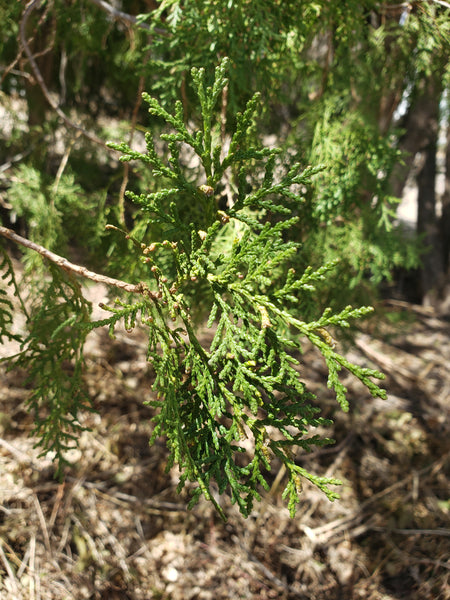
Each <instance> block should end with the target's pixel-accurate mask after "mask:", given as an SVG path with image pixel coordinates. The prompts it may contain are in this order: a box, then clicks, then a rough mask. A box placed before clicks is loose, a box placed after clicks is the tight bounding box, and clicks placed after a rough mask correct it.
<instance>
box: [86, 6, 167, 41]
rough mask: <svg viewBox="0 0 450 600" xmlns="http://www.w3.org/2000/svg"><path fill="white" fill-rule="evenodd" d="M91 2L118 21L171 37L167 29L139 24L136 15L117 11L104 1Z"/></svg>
mask: <svg viewBox="0 0 450 600" xmlns="http://www.w3.org/2000/svg"><path fill="white" fill-rule="evenodd" d="M90 1H91V2H92V3H93V4H96V5H97V6H98V7H99V8H101V9H102V10H104V11H106V12H107V13H108V14H109V15H111V17H112V18H113V19H115V20H116V21H125V22H126V23H131V24H132V25H137V26H138V27H140V28H141V29H146V30H147V31H151V32H152V33H158V34H160V35H169V34H168V32H167V31H166V30H165V29H160V28H159V27H150V25H147V23H138V20H137V17H135V16H134V15H129V14H128V13H124V12H122V11H121V10H117V8H114V6H111V5H110V4H108V3H107V2H104V0H90Z"/></svg>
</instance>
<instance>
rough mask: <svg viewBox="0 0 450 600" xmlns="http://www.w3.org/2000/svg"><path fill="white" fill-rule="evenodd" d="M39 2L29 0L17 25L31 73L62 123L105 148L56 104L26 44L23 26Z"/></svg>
mask: <svg viewBox="0 0 450 600" xmlns="http://www.w3.org/2000/svg"><path fill="white" fill-rule="evenodd" d="M41 3H42V0H31V1H30V2H29V4H28V6H27V7H26V8H25V11H24V13H23V15H22V20H21V22H20V27H19V36H20V42H21V44H22V46H23V49H24V51H25V54H26V55H27V58H28V60H29V62H30V66H31V68H32V70H33V74H34V76H35V78H36V81H37V82H38V84H39V87H40V88H41V90H42V93H43V94H44V96H45V99H46V100H47V102H48V103H49V105H50V106H51V107H52V109H53V110H54V111H55V112H56V114H57V115H58V116H59V117H60V118H61V119H62V120H63V121H64V123H66V125H68V126H69V127H72V128H73V129H76V130H77V131H80V132H81V133H82V134H83V135H84V136H85V137H87V138H88V139H89V140H91V142H94V143H96V144H99V145H100V146H103V147H104V148H107V147H108V146H107V145H106V143H105V142H104V141H103V140H102V139H100V138H99V137H97V136H96V135H95V134H93V133H91V132H89V131H87V130H86V129H84V127H81V125H78V124H77V123H74V122H73V121H72V120H71V119H69V117H68V116H67V115H66V114H65V113H64V112H63V111H62V110H61V109H60V107H59V106H58V104H57V103H56V102H55V101H54V100H53V99H52V97H51V96H50V92H49V90H48V88H47V86H46V84H45V81H44V78H43V77H42V74H41V72H40V70H39V67H38V65H37V62H36V60H35V57H34V56H33V53H32V52H31V50H30V47H29V45H28V41H27V38H26V35H25V28H26V25H27V21H28V19H29V17H30V14H31V13H32V11H33V10H34V9H35V8H39V7H40V5H41Z"/></svg>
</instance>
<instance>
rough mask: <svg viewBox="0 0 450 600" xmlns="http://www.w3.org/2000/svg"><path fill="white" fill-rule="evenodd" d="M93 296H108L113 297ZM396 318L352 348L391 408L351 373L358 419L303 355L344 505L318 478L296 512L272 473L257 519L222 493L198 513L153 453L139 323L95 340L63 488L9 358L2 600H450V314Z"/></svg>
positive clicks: (325, 457)
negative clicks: (43, 451)
mask: <svg viewBox="0 0 450 600" xmlns="http://www.w3.org/2000/svg"><path fill="white" fill-rule="evenodd" d="M90 293H91V298H92V299H93V300H94V301H95V303H98V300H99V299H101V294H102V293H103V292H102V290H101V288H95V289H91V291H90ZM384 310H385V314H384V317H383V318H382V319H380V318H376V319H372V320H371V321H367V323H366V324H365V326H364V330H363V331H360V332H359V333H358V334H357V335H356V337H355V343H354V344H353V345H352V346H349V347H348V348H347V349H345V354H346V356H347V357H349V358H350V359H351V360H352V361H354V362H357V363H359V364H362V365H367V366H372V367H373V366H376V367H377V368H380V369H381V370H384V371H385V372H386V374H387V378H386V380H385V382H384V385H385V387H386V389H387V390H388V399H387V400H386V401H381V400H375V399H372V398H371V397H370V396H369V395H368V393H367V392H366V391H365V389H363V388H362V386H361V385H360V384H358V382H357V381H353V380H352V379H351V377H350V376H348V377H345V376H344V382H345V384H346V385H347V387H348V390H349V391H348V398H349V401H350V411H349V413H347V414H343V413H341V412H340V411H339V408H338V406H337V405H336V402H335V400H334V398H333V396H332V394H331V393H330V391H329V390H328V389H327V387H326V368H325V365H324V363H323V361H322V359H321V357H320V356H319V355H317V354H316V353H315V350H314V348H312V347H309V346H305V353H304V355H303V357H302V363H303V366H302V371H301V377H302V380H304V381H305V382H306V383H307V384H308V385H309V387H310V389H311V391H313V392H314V393H315V394H317V397H318V399H319V400H320V406H321V407H322V409H323V413H322V414H323V416H326V417H330V418H333V420H334V426H333V427H332V428H330V431H329V432H326V433H327V434H328V435H330V436H331V437H333V438H334V439H335V440H336V444H335V445H333V446H329V447H326V448H322V449H319V450H318V451H316V452H314V453H311V454H310V455H305V456H303V457H302V458H301V461H302V463H301V464H303V466H305V467H306V468H308V469H309V470H311V471H312V472H314V473H318V474H324V475H325V474H326V475H333V476H336V477H339V478H340V479H341V480H342V481H343V485H342V486H341V488H340V494H341V498H340V499H339V500H336V501H335V502H333V503H331V502H329V501H328V500H327V499H326V498H325V497H324V496H323V494H321V493H320V492H319V491H317V490H316V489H315V488H314V487H312V486H309V485H305V486H304V491H303V495H302V499H301V502H300V504H299V506H298V511H297V514H296V516H295V517H294V518H290V517H289V513H288V510H287V508H286V504H285V502H284V501H283V499H282V498H281V491H280V490H282V489H283V487H284V486H283V476H284V474H283V471H282V470H280V469H279V468H277V465H276V464H274V466H273V473H272V480H271V482H272V487H271V490H270V492H269V493H266V494H263V499H262V501H261V503H259V504H257V505H256V506H255V508H254V510H253V512H252V514H251V516H250V517H249V518H248V519H244V518H243V517H242V516H241V515H240V513H239V512H238V509H237V508H236V506H233V505H231V503H230V502H229V499H228V498H227V496H226V495H224V496H223V497H222V498H221V503H222V505H223V508H224V510H225V512H226V514H227V515H228V521H227V522H226V523H224V522H223V521H222V520H221V519H220V517H219V516H218V515H217V514H216V512H215V511H214V509H213V507H212V506H211V505H210V504H208V503H207V502H204V501H202V502H200V504H199V505H197V506H196V507H195V508H194V509H193V510H187V509H186V506H187V502H188V492H187V491H184V492H182V493H181V495H178V494H177V493H176V487H177V482H178V472H177V470H176V469H174V468H173V469H171V470H170V471H169V473H166V472H165V466H166V460H167V452H166V449H165V446H164V441H163V440H161V441H157V442H156V443H155V444H154V445H153V446H149V444H148V439H149V436H150V435H151V432H152V423H151V420H150V419H151V416H152V409H150V408H149V407H148V406H146V405H145V401H147V400H149V399H151V397H152V391H151V384H152V371H151V367H150V365H148V363H147V362H146V359H145V354H146V351H145V336H144V334H143V332H142V331H135V332H134V333H132V334H127V333H126V332H124V331H122V332H119V333H118V335H117V339H116V340H115V341H113V342H111V340H109V339H107V332H106V331H99V332H93V333H91V334H90V336H89V338H88V347H87V351H88V363H87V372H86V385H87V387H88V389H89V393H90V396H91V398H92V400H93V403H94V406H95V408H96V409H97V410H98V414H97V415H96V414H86V415H84V416H83V419H84V423H83V424H84V425H87V426H89V427H90V431H88V432H85V433H84V434H83V435H82V437H81V441H80V448H79V450H77V451H73V455H72V456H71V459H72V461H73V467H72V468H71V469H69V470H67V472H66V474H65V479H64V482H63V483H60V482H59V481H57V480H55V479H54V477H53V472H54V468H53V466H52V463H51V460H50V459H49V458H47V457H43V458H38V456H37V455H38V450H37V449H35V448H34V447H33V443H34V440H33V439H32V438H30V435H29V434H30V431H31V429H32V419H31V416H30V415H29V414H28V413H27V412H26V400H27V397H28V394H29V390H28V389H26V385H24V373H21V372H17V371H12V372H6V371H5V368H4V366H3V367H2V369H3V371H2V372H1V373H0V377H1V379H2V385H1V387H0V597H1V598H2V600H25V599H27V600H28V599H29V600H61V599H74V600H85V599H86V600H87V599H91V600H120V599H122V600H126V599H128V600H151V599H155V600H221V599H233V600H234V599H248V598H257V599H262V600H264V599H269V598H280V599H285V600H290V599H305V600H306V599H307V600H322V599H326V600H338V599H344V600H345V599H348V600H357V599H358V600H359V599H361V600H378V599H380V600H381V599H383V600H391V599H396V600H397V599H398V600H400V599H405V600H406V599H409V600H416V599H417V600H419V599H420V600H449V599H450V562H449V559H450V524H449V522H450V497H449V490H450V419H449V399H450V369H449V365H450V320H449V319H448V318H444V317H442V316H441V317H440V316H439V315H437V314H435V313H433V311H432V310H427V309H424V308H422V307H418V306H412V305H408V304H406V303H402V302H391V303H390V304H386V305H385V306H384ZM207 335H209V334H208V331H205V336H207ZM3 350H5V349H4V348H3Z"/></svg>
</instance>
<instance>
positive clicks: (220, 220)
mask: <svg viewBox="0 0 450 600" xmlns="http://www.w3.org/2000/svg"><path fill="white" fill-rule="evenodd" d="M227 68H228V61H227V60H226V59H225V60H224V61H223V62H222V63H221V65H220V66H219V67H218V68H217V69H216V71H215V79H214V82H213V84H212V85H211V86H207V85H206V83H205V71H204V70H203V69H193V70H192V79H193V84H194V88H195V90H196V93H197V95H198V100H199V104H200V107H201V114H202V123H201V124H200V126H199V127H198V130H193V129H192V128H191V127H188V126H187V125H186V124H185V120H184V115H183V107H182V104H181V102H178V103H177V104H176V105H175V108H174V111H173V112H169V111H168V110H167V109H166V108H164V107H163V106H161V105H160V104H159V103H158V101H157V100H155V99H154V98H152V97H150V96H149V95H148V94H143V97H144V100H145V102H146V103H147V104H148V106H149V112H150V113H151V115H152V116H153V117H156V118H158V119H161V120H162V121H164V122H165V123H166V125H167V131H168V132H167V133H163V134H161V136H160V138H161V139H162V140H163V142H164V143H165V144H166V148H167V155H164V154H161V153H160V152H159V151H158V150H157V145H156V140H155V139H154V137H153V135H152V133H151V132H148V133H147V134H146V137H145V141H146V151H145V152H139V151H136V150H133V149H132V148H131V147H129V146H128V145H127V144H126V143H121V144H112V143H111V144H110V146H111V147H113V148H115V149H116V150H118V151H120V152H121V153H122V158H121V160H123V161H131V160H133V161H141V162H142V163H143V164H144V165H145V166H146V167H148V168H149V169H150V170H151V171H152V172H153V175H154V177H155V178H156V180H157V181H158V182H159V186H158V189H157V191H153V192H151V191H150V192H148V193H141V194H135V193H133V192H132V191H129V192H128V197H129V198H130V199H131V200H132V201H133V202H134V203H135V205H136V206H137V207H138V208H139V210H140V212H141V213H142V215H144V216H145V221H146V223H147V226H146V227H142V219H141V220H140V221H139V223H140V225H139V227H138V228H136V229H135V230H134V231H132V232H127V231H125V230H124V229H119V228H118V227H115V226H111V229H113V230H116V233H117V235H125V237H126V238H127V239H129V240H130V244H131V245H130V252H134V255H135V260H136V261H138V262H140V263H141V266H142V268H141V269H140V270H139V272H140V274H142V281H141V282H140V283H139V285H138V286H137V288H136V292H137V294H134V295H130V296H128V297H121V298H118V299H117V300H116V301H115V302H114V303H110V305H104V306H103V308H104V309H105V311H106V313H107V314H106V316H105V318H104V319H101V320H99V321H95V322H91V321H89V307H88V305H87V303H86V302H85V301H84V300H83V298H82V296H81V291H80V288H79V286H78V284H77V283H76V282H75V281H74V280H72V279H71V278H70V277H68V276H63V275H61V274H60V273H59V272H58V269H57V267H54V266H53V267H51V269H50V275H51V282H50V283H49V285H48V286H47V288H46V290H45V292H44V293H43V295H42V297H41V300H40V306H39V308H38V309H37V312H36V313H35V315H34V318H33V319H32V323H33V325H32V326H31V328H30V330H29V335H28V338H27V339H25V340H23V341H22V351H21V352H20V353H19V354H18V356H17V357H16V359H15V360H16V363H18V364H23V365H25V364H31V365H32V376H33V377H34V378H35V381H36V383H35V391H34V392H33V394H32V396H31V399H30V400H29V404H30V408H31V409H32V411H33V413H34V418H35V420H36V433H37V434H38V435H39V436H41V442H40V443H41V444H42V447H43V449H44V451H47V450H53V451H54V452H55V453H56V458H57V459H58V460H61V459H62V460H64V451H65V449H66V448H67V446H68V444H69V443H70V441H71V440H72V439H73V436H75V435H76V434H77V432H78V431H79V429H80V428H81V426H80V425H79V422H78V420H77V415H78V411H79V410H81V409H83V408H85V407H86V406H87V407H88V408H89V404H88V403H87V402H86V399H85V398H84V397H83V396H82V394H81V392H79V390H80V389H82V386H81V382H80V377H81V367H82V346H83V342H84V338H85V336H86V335H87V333H88V332H89V331H90V330H92V329H94V328H98V327H104V326H107V327H109V330H110V333H111V335H114V328H115V326H116V324H117V323H119V322H122V323H123V324H124V325H125V328H126V329H132V328H133V327H135V326H136V325H137V324H139V326H142V327H144V328H146V330H147V331H148V351H147V352H148V361H149V362H150V363H151V364H152V367H153V370H154V373H155V381H154V391H155V393H156V396H155V398H156V399H155V400H153V401H151V402H150V404H151V405H152V406H153V407H154V408H155V409H156V411H155V412H156V416H155V417H154V431H153V435H152V439H151V441H153V440H155V439H156V438H157V437H159V436H165V438H166V440H167V446H168V449H169V460H168V464H167V468H168V469H170V468H171V467H172V466H173V465H175V464H177V465H178V466H179V468H180V472H181V477H180V483H179V486H178V489H179V490H181V489H182V488H183V487H184V485H185V484H186V483H187V482H191V485H190V486H189V487H190V490H191V494H192V498H191V501H190V506H194V505H195V504H196V502H197V501H198V500H199V498H200V496H201V495H202V494H203V495H204V496H205V498H207V499H208V500H210V501H211V502H212V503H213V504H214V505H215V507H216V508H217V510H218V511H219V512H220V513H221V514H222V516H224V514H223V511H222V508H221V507H220V505H219V502H218V498H217V496H216V495H215V494H214V490H215V489H216V488H215V486H217V490H218V493H219V494H222V493H224V492H227V493H229V494H230V495H231V499H232V501H233V502H235V503H237V504H238V505H239V508H240V511H241V512H242V514H243V515H245V516H247V515H248V514H249V512H250V511H251V509H252V506H253V502H254V500H255V499H256V500H259V499H260V491H261V489H262V488H264V489H268V487H269V484H268V473H269V471H270V469H271V465H272V464H273V463H274V462H275V463H276V464H277V465H278V466H279V465H280V464H282V465H284V467H285V469H286V473H287V478H286V486H285V489H284V492H283V497H284V498H286V499H287V503H288V507H289V510H290V512H291V514H292V515H293V514H294V512H295V508H296V504H297V502H298V499H299V494H300V493H301V489H302V480H303V479H306V480H309V481H310V482H312V483H313V484H314V485H316V486H317V487H318V488H319V489H321V490H322V491H323V492H324V493H325V494H326V495H327V497H328V498H329V499H331V500H332V499H334V498H336V497H337V494H336V492H335V491H333V490H332V489H331V488H330V485H335V484H338V483H339V481H338V480H336V479H334V478H329V477H321V476H318V475H316V474H313V473H309V472H308V471H307V470H306V469H304V468H303V467H301V466H300V465H299V464H297V463H298V461H296V456H297V453H298V452H302V451H304V452H309V451H310V450H311V448H313V447H314V446H321V445H323V444H327V443H329V442H330V441H331V440H329V439H326V438H323V437H320V436H319V435H317V433H314V429H315V428H317V427H318V426H321V425H329V424H330V421H328V420H326V419H324V418H322V417H321V416H320V415H319V412H320V409H318V408H317V406H316V399H315V397H314V396H313V395H312V394H311V393H310V392H309V391H308V390H307V388H306V386H305V384H304V383H303V382H302V381H301V369H300V363H299V360H298V356H299V354H300V353H301V352H302V344H303V343H304V341H305V340H306V339H308V340H309V341H310V342H311V343H312V344H313V345H314V346H315V347H316V348H317V349H318V350H319V351H320V353H321V354H322V356H323V358H324V361H325V363H326V365H327V368H328V387H329V388H330V389H332V390H334V392H335V394H336V399H337V401H338V403H339V404H340V406H341V408H342V409H343V410H344V411H346V410H348V403H347V399H346V392H347V390H346V388H345V387H344V385H343V383H342V382H341V381H340V378H339V375H340V371H341V370H342V369H346V370H348V371H350V372H351V373H352V374H353V375H354V376H355V377H356V378H358V379H359V380H360V381H361V382H362V383H363V384H364V385H365V386H366V387H367V389H368V390H369V391H370V393H371V394H372V395H373V396H379V397H384V396H385V392H384V390H382V389H380V388H379V387H378V385H376V384H375V383H374V382H373V378H381V377H382V374H381V373H379V372H378V371H376V370H373V369H368V368H363V367H359V366H357V365H354V364H352V363H350V362H349V361H348V360H347V359H346V358H345V357H344V356H343V355H341V354H340V353H339V352H338V351H337V349H336V344H335V341H334V339H333V337H332V334H331V333H330V332H331V331H333V332H334V331H335V330H338V329H339V328H346V327H348V326H349V323H350V321H351V320H353V319H358V318H360V317H363V316H364V315H366V314H368V313H369V312H370V311H371V309H370V308H367V307H364V308H352V307H350V306H348V307H346V308H345V309H344V310H342V311H340V312H337V313H335V312H333V311H332V310H331V309H326V310H324V311H323V313H322V314H321V315H320V317H318V318H317V319H316V320H314V321H305V320H303V319H302V305H303V304H304V303H305V302H307V301H308V299H310V297H311V294H312V293H313V292H314V289H315V286H316V284H318V283H320V282H324V281H326V278H327V276H328V274H329V273H330V272H331V271H332V269H333V268H334V267H335V263H329V264H326V265H323V266H320V267H319V268H317V269H312V268H306V269H305V270H304V271H303V272H296V271H295V270H294V269H293V268H292V267H291V265H292V263H293V262H294V258H295V256H296V255H297V253H299V252H301V246H300V245H299V244H298V243H296V242H295V241H292V240H291V239H290V236H289V233H290V231H291V230H292V229H293V228H294V226H295V224H296V222H297V220H298V217H297V216H295V214H296V213H297V210H296V209H297V207H298V205H299V204H301V203H302V202H303V199H302V196H301V192H302V190H303V189H304V188H305V186H308V185H309V184H310V182H311V179H312V178H313V177H314V176H315V174H316V173H318V172H319V171H320V170H321V168H322V167H306V168H302V167H301V165H300V164H294V165H293V166H290V167H289V168H288V169H287V170H285V171H283V169H282V162H280V161H279V160H278V158H279V153H280V150H278V149H276V148H267V147H257V146H255V145H253V144H252V143H251V140H252V138H253V137H254V136H252V130H253V128H254V125H255V119H256V116H257V114H258V110H259V102H260V100H259V96H258V94H256V95H254V96H253V97H252V99H250V101H249V102H248V103H247V105H246V108H245V110H244V111H243V112H242V113H239V114H237V116H236V127H235V131H234V133H233V135H232V137H231V142H230V144H229V147H228V149H226V148H225V147H224V145H223V144H222V140H221V137H220V131H221V127H220V123H217V122H216V121H217V119H216V117H215V114H216V113H215V110H214V109H215V106H216V104H217V103H218V102H219V101H220V98H221V94H222V93H223V90H224V88H225V86H226V85H227V78H226V72H227ZM159 147H160V144H159V145H158V148H159ZM186 156H188V157H190V159H191V162H192V157H194V156H195V157H196V158H197V162H198V167H196V168H195V170H192V169H189V168H188V167H186V166H185V163H186ZM255 173H256V174H258V173H259V174H260V176H259V178H258V177H255ZM258 179H259V181H260V184H259V185H256V184H255V181H258ZM224 187H228V188H229V189H231V191H232V193H231V195H229V196H228V200H227V202H225V203H224V202H223V199H222V197H221V193H222V192H221V191H222V190H223V188H224ZM152 231H158V235H159V237H158V238H157V239H155V238H152V235H151V234H152ZM4 267H5V272H6V277H9V278H11V274H10V269H9V263H8V262H5V263H4ZM1 299H2V298H0V300H1ZM55 299H56V300H55ZM199 306H200V308H201V310H198V308H199ZM2 307H3V308H5V310H4V311H3V312H4V313H5V315H6V316H4V317H3V318H4V319H6V322H8V319H9V316H8V310H9V308H10V307H9V305H8V304H7V303H6V304H5V303H3V304H1V303H0V311H1V310H2ZM205 313H206V315H207V326H208V327H209V328H210V330H211V341H210V343H209V344H207V345H205V343H204V342H203V343H201V341H200V338H199V334H198V328H197V326H196V319H197V318H199V317H201V316H202V315H203V314H205ZM68 361H70V362H71V363H73V364H74V365H75V367H74V369H75V371H74V372H70V371H69V372H68V371H67V362H68ZM68 399H70V400H68Z"/></svg>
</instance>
